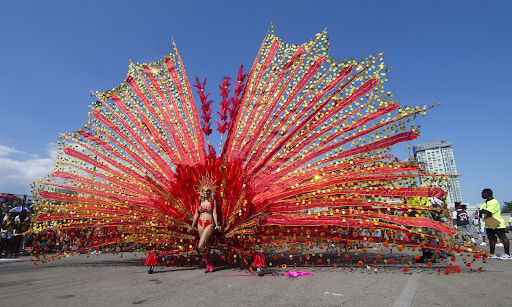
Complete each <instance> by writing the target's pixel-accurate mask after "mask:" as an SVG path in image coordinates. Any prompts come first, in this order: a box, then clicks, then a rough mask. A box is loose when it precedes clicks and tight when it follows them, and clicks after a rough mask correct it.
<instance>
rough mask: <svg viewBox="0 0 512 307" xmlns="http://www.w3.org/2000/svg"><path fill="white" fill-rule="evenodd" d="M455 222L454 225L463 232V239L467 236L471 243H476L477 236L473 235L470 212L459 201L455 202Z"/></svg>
mask: <svg viewBox="0 0 512 307" xmlns="http://www.w3.org/2000/svg"><path fill="white" fill-rule="evenodd" d="M452 218H453V224H454V227H455V228H456V229H457V230H459V231H460V232H461V234H462V239H463V240H466V237H467V238H469V239H470V240H471V243H473V244H476V241H475V238H473V235H471V225H470V224H469V218H468V213H467V212H466V210H464V209H463V208H462V205H461V204H460V203H459V202H456V203H455V211H453V217H452Z"/></svg>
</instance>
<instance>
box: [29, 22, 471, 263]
mask: <svg viewBox="0 0 512 307" xmlns="http://www.w3.org/2000/svg"><path fill="white" fill-rule="evenodd" d="M329 45H330V43H329V40H328V37H327V34H326V32H325V31H322V32H321V33H318V34H317V35H315V37H314V38H312V39H311V40H310V41H308V42H305V43H303V44H301V45H295V44H288V43H286V42H285V41H283V40H282V39H280V38H279V37H277V36H276V35H275V33H274V30H273V27H271V28H270V29H269V31H268V32H267V35H266V36H265V38H264V40H263V42H262V44H261V47H260V49H259V51H258V53H257V57H256V59H255V60H254V64H253V66H252V67H251V68H250V70H249V72H248V73H247V74H246V73H244V68H243V66H241V67H240V69H239V71H238V74H237V77H236V79H235V80H231V79H230V77H226V78H224V79H223V80H222V84H220V85H219V89H220V91H221V93H220V96H221V97H222V100H221V101H220V103H219V111H218V114H219V119H220V121H215V123H216V124H217V129H216V130H217V131H218V132H219V133H220V144H219V147H218V149H216V148H215V147H214V146H212V145H211V144H210V139H209V136H210V135H211V134H212V132H213V129H212V127H210V125H211V124H212V119H213V118H212V108H211V104H212V103H213V100H212V99H211V97H210V95H211V93H209V92H208V91H207V89H206V79H204V81H201V80H200V79H199V77H196V78H195V83H193V84H191V83H190V82H189V78H188V77H187V74H186V72H185V68H184V64H183V62H182V60H181V56H180V55H179V53H178V49H177V47H176V45H174V46H173V49H172V50H173V52H171V53H170V54H169V55H167V56H165V57H164V59H162V60H161V61H157V62H153V63H146V64H136V63H133V62H130V67H129V73H128V76H127V78H126V79H125V80H124V82H123V83H122V84H120V85H119V86H118V87H116V88H113V89H112V90H109V91H105V92H96V93H93V95H94V96H95V97H96V98H95V99H97V101H98V102H99V103H96V104H95V105H94V106H91V112H90V115H89V118H88V121H87V124H86V126H85V127H84V128H83V129H80V130H77V131H75V132H72V133H66V134H63V135H61V142H60V144H59V153H58V155H59V156H58V159H57V164H56V166H55V168H54V171H53V172H52V173H51V175H50V176H49V177H48V178H46V179H42V180H39V181H36V182H34V183H33V184H32V192H33V194H34V196H35V198H36V199H38V201H37V205H36V217H35V222H36V224H35V227H34V231H37V232H38V233H44V232H45V231H55V230H56V229H60V230H63V231H67V229H81V231H84V230H85V229H93V230H94V229H102V230H105V234H104V235H102V236H101V237H91V238H89V239H87V240H82V241H81V242H80V244H81V246H80V247H78V248H77V249H75V250H74V252H75V253H77V252H80V251H82V250H90V249H95V250H96V249H101V248H102V247H106V246H119V245H123V244H130V245H135V246H138V248H140V250H143V251H147V252H149V253H148V257H147V259H146V262H145V265H147V266H149V270H148V272H152V267H154V266H155V265H156V264H157V263H158V262H159V261H164V259H165V257H166V256H170V255H172V256H171V257H173V256H175V255H176V254H177V255H179V256H178V259H180V261H181V260H184V262H185V264H190V262H191V261H190V260H185V259H193V258H194V257H193V255H194V253H195V252H194V248H193V246H194V245H195V242H196V241H195V240H197V239H198V246H197V248H198V251H199V252H200V253H201V254H202V255H203V258H204V260H205V262H206V271H207V272H212V271H213V262H212V260H211V258H210V249H209V248H210V247H211V246H214V244H215V247H219V248H222V249H223V250H225V251H226V255H225V258H228V259H227V260H228V261H229V262H231V263H237V264H240V265H241V266H244V265H251V263H253V267H255V268H258V266H260V263H262V262H261V261H255V260H256V259H257V257H258V255H261V252H262V251H265V252H274V253H277V252H278V250H279V249H283V248H285V247H291V246H293V247H292V250H291V251H292V254H294V255H292V257H297V258H298V259H299V261H303V259H306V258H303V257H302V253H301V251H302V250H309V249H311V248H312V247H313V246H315V245H319V246H320V247H324V246H325V247H330V248H332V246H333V244H334V245H335V247H336V248H339V249H340V250H341V249H343V248H345V247H346V246H355V245H358V246H361V245H367V244H369V243H368V242H373V243H374V244H377V243H382V244H388V243H389V244H390V245H400V247H397V248H399V251H400V250H402V249H403V247H402V246H411V247H420V248H421V249H422V250H423V251H427V250H428V249H432V248H437V245H433V244H430V243H428V242H427V240H426V239H428V238H431V237H432V235H425V233H428V232H430V233H434V232H441V233H444V234H446V236H445V237H444V239H443V240H442V242H439V243H440V245H442V246H443V248H444V249H447V250H448V251H452V250H453V249H454V247H453V246H461V248H460V249H461V250H468V252H470V250H469V249H468V248H466V247H465V246H464V245H461V244H456V242H455V241H454V240H455V239H454V238H453V235H454V234H456V230H455V229H453V228H451V227H450V226H447V225H445V224H443V223H441V222H439V221H434V220H431V219H430V217H427V216H425V214H423V213H425V212H428V210H429V206H428V199H429V198H433V197H438V198H442V197H445V196H446V192H445V191H444V190H442V189H441V187H440V185H441V184H443V182H444V181H446V180H447V179H448V177H449V176H448V175H441V174H427V173H426V172H425V171H424V170H423V169H422V168H421V167H420V166H419V165H416V164H414V163H413V162H407V161H400V160H399V159H397V158H396V157H394V156H392V155H391V154H389V153H388V150H389V149H390V148H391V147H392V146H394V145H396V144H399V143H402V142H408V141H413V140H415V139H417V138H418V137H419V136H420V134H419V130H418V127H417V126H415V123H414V122H413V121H411V120H413V119H414V118H415V117H416V116H421V115H424V114H425V112H426V111H427V110H428V109H430V108H431V107H433V106H431V107H427V106H424V107H402V106H400V105H399V104H398V102H396V101H395V100H394V98H393V94H391V92H388V91H385V90H384V83H385V82H386V81H387V75H386V74H387V72H388V71H389V68H388V67H386V65H385V64H384V58H383V54H382V53H379V54H376V55H368V56H366V57H361V59H360V60H354V59H350V60H348V59H344V60H341V61H339V60H337V59H333V58H331V57H330V51H329V50H330V49H329ZM232 81H233V84H234V90H233V91H232V90H231V89H230V88H229V87H230V85H231V82H232ZM193 87H195V88H196V89H197V92H196V93H197V95H194V93H193V91H192V88H193ZM194 97H195V98H194ZM197 98H199V101H197ZM93 157H94V158H93ZM100 178H101V179H100ZM419 178H421V179H422V182H424V185H422V186H420V187H411V186H410V184H411V183H412V182H414V181H417V180H418V179H419ZM427 179H428V180H427ZM63 191H73V194H71V193H67V192H66V193H64V192H63ZM198 198H199V199H198ZM400 200H402V201H401V203H400V205H398V202H400ZM317 208H322V210H321V211H319V212H318V214H316V212H315V214H312V212H311V211H316V210H317ZM413 211H416V212H414V213H412V212H413ZM420 211H421V212H423V213H420ZM217 213H218V217H217ZM408 213H409V214H408ZM196 223H197V224H196ZM196 225H197V228H198V234H199V238H197V237H196V236H194V235H193V234H192V233H190V232H191V231H192V230H193V229H194V227H196ZM220 225H222V234H221V235H219V236H218V237H216V238H215V239H216V240H215V242H213V240H212V239H211V236H212V234H213V232H214V230H215V229H220ZM405 229H406V232H407V236H406V237H403V238H402V239H401V240H395V239H390V238H396V237H398V235H400V234H402V232H404V230H405ZM379 230H380V231H381V232H384V234H385V235H383V236H380V237H373V236H372V235H371V234H372V233H374V232H378V231H379ZM42 237H43V236H42ZM418 238H421V239H422V240H419V239H418ZM423 239H424V240H425V242H423ZM471 251H472V252H475V251H474V249H473V248H472V249H471ZM33 253H34V254H35V255H36V257H42V259H41V258H38V259H39V260H38V261H45V262H46V261H47V260H49V259H53V258H57V257H61V255H62V254H58V255H55V256H48V257H47V255H45V253H44V250H41V249H35V250H34V251H33ZM424 256H425V257H424V259H426V260H427V262H428V260H430V259H431V258H432V254H425V255H424ZM253 260H254V262H253ZM261 260H264V259H261ZM318 260H320V262H321V261H323V260H322V259H318ZM318 260H317V261H318ZM173 262H174V263H176V261H173ZM327 262H329V260H327ZM263 263H264V262H263ZM361 263H363V262H361ZM263 266H264V265H263Z"/></svg>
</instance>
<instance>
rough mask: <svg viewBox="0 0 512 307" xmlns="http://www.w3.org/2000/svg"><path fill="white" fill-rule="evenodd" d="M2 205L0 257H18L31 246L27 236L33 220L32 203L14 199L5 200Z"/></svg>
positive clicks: (29, 237) (29, 238) (30, 237)
mask: <svg viewBox="0 0 512 307" xmlns="http://www.w3.org/2000/svg"><path fill="white" fill-rule="evenodd" d="M3 200H4V202H3V203H2V204H1V208H0V210H1V217H0V224H1V239H0V257H17V256H19V255H20V253H21V252H23V251H25V247H26V246H29V245H30V244H31V239H32V236H29V235H27V231H28V230H29V229H30V224H31V220H32V213H33V212H32V210H31V203H30V202H28V203H24V202H23V200H21V199H19V198H16V197H13V198H4V199H3Z"/></svg>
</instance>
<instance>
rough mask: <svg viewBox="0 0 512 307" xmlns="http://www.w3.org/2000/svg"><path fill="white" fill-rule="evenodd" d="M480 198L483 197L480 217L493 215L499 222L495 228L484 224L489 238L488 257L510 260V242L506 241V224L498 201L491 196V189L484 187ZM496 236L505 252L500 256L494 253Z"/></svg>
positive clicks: (511, 258)
mask: <svg viewBox="0 0 512 307" xmlns="http://www.w3.org/2000/svg"><path fill="white" fill-rule="evenodd" d="M482 198H483V199H485V202H484V203H483V204H482V206H481V207H480V211H479V215H480V216H481V217H482V216H485V218H490V217H493V218H494V219H496V220H497V221H498V222H499V225H498V226H497V227H496V228H491V226H489V225H488V224H487V223H486V225H485V227H486V231H487V237H488V238H489V249H490V255H489V259H501V260H512V257H510V242H509V241H508V238H507V236H506V234H505V231H506V226H505V220H504V219H503V217H502V216H501V206H500V203H499V202H498V201H497V200H496V199H494V197H493V196H492V190H491V189H484V190H483V191H482ZM496 236H498V237H499V238H500V240H501V242H502V243H503V247H504V249H505V253H504V254H503V255H501V257H498V256H497V255H496V254H495V247H496V242H497V239H496Z"/></svg>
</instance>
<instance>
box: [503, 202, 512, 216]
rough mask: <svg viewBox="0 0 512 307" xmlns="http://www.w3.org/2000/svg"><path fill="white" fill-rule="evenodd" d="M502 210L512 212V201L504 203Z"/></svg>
mask: <svg viewBox="0 0 512 307" xmlns="http://www.w3.org/2000/svg"><path fill="white" fill-rule="evenodd" d="M501 212H503V213H510V212H512V201H506V202H504V203H503V207H502V209H501Z"/></svg>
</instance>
